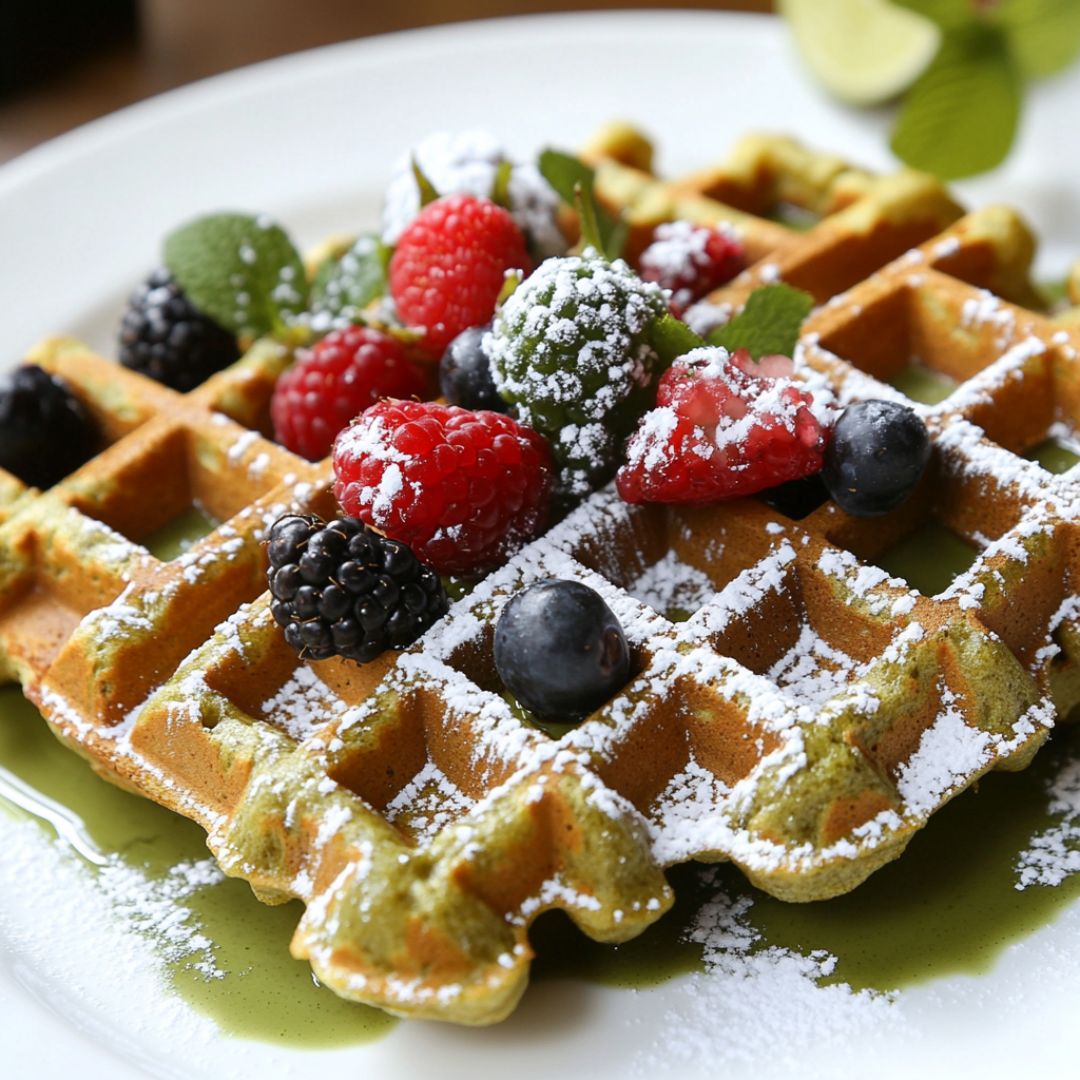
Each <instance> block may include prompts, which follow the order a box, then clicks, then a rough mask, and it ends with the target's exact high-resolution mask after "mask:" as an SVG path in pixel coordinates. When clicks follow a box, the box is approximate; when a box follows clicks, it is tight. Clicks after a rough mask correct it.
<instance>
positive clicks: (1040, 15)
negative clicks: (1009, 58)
mask: <svg viewBox="0 0 1080 1080" xmlns="http://www.w3.org/2000/svg"><path fill="white" fill-rule="evenodd" d="M998 20H999V22H1000V23H1001V25H1002V26H1003V27H1004V28H1005V30H1006V32H1007V33H1008V35H1009V48H1010V49H1011V50H1012V54H1013V56H1014V57H1015V58H1016V62H1017V64H1018V65H1019V67H1020V70H1021V71H1022V72H1023V74H1024V75H1026V76H1028V77H1030V78H1038V77H1040V76H1043V75H1056V74H1057V73H1058V72H1059V71H1062V70H1063V69H1064V68H1066V67H1068V66H1069V64H1071V63H1072V62H1073V61H1074V60H1075V59H1076V57H1077V55H1080V3H1077V0H1003V3H1002V4H1001V7H1000V9H999V10H998Z"/></svg>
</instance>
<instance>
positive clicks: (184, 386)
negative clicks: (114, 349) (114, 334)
mask: <svg viewBox="0 0 1080 1080" xmlns="http://www.w3.org/2000/svg"><path fill="white" fill-rule="evenodd" d="M239 356H240V347H239V345H238V344H237V341H236V338H235V337H233V336H232V334H230V333H229V331H228V330H225V329H224V328H223V327H221V326H219V325H218V324H217V323H216V322H214V320H213V319H211V318H209V317H208V316H206V315H203V314H202V312H200V311H199V310H198V309H197V308H196V307H195V305H194V304H192V302H191V301H190V300H189V299H188V298H187V296H186V295H185V293H184V292H183V290H182V289H181V288H180V286H179V285H177V283H176V282H175V281H174V280H173V278H172V275H171V274H170V273H169V271H168V270H166V269H165V268H164V267H162V268H159V269H157V270H155V271H154V272H153V273H152V274H151V275H150V276H149V277H148V278H147V279H146V281H144V282H143V283H142V284H141V285H139V286H138V288H136V289H135V291H134V292H133V293H132V294H131V297H130V299H129V300H128V306H127V310H126V311H125V312H124V318H123V321H122V322H121V323H120V363H122V364H123V365H124V366H125V367H129V368H131V369H133V370H134V371H141V372H142V373H143V374H144V375H149V376H150V378H151V379H156V380H157V381H158V382H159V383H164V384H165V385H166V386H171V387H172V388H173V389H174V390H179V391H181V392H187V391H188V390H193V389H194V388H195V387H196V386H198V385H199V384H200V383H201V382H204V381H205V380H206V379H208V378H209V377H210V376H211V375H213V374H214V372H215V371H220V370H221V369H222V368H224V367H228V366H229V364H231V363H233V361H235V360H237V359H238V358H239Z"/></svg>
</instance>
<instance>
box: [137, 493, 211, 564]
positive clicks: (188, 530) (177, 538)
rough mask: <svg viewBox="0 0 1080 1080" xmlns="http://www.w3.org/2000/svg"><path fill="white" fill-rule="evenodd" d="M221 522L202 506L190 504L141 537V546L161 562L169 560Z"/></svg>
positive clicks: (189, 547)
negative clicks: (147, 534)
mask: <svg viewBox="0 0 1080 1080" xmlns="http://www.w3.org/2000/svg"><path fill="white" fill-rule="evenodd" d="M220 524H221V522H220V521H217V520H215V519H214V518H212V517H211V516H210V515H209V514H208V513H207V512H206V511H205V510H203V509H202V507H199V506H192V507H191V508H190V509H189V510H185V511H184V512H183V513H182V514H181V515H180V516H179V517H175V518H173V520H172V521H170V522H168V523H167V524H165V525H163V526H162V527H161V528H160V529H156V530H155V531H154V532H152V533H150V535H149V536H144V537H143V538H142V546H143V547H144V548H146V550H147V551H149V552H150V554H151V555H153V556H154V558H155V559H160V560H161V561H162V562H171V561H172V560H173V559H175V558H177V557H178V556H179V555H183V554H184V552H185V551H189V550H190V549H191V548H192V547H193V546H194V545H195V544H196V543H198V541H200V540H201V539H202V538H203V537H204V536H207V535H208V534H209V533H212V532H213V531H214V530H215V529H216V528H217V527H218V525H220Z"/></svg>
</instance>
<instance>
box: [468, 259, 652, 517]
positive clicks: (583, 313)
mask: <svg viewBox="0 0 1080 1080" xmlns="http://www.w3.org/2000/svg"><path fill="white" fill-rule="evenodd" d="M664 310H665V306H664V296H663V293H662V292H661V290H660V288H659V286H657V285H653V284H650V283H648V282H644V281H642V280H641V278H639V277H638V276H637V275H636V274H635V273H634V272H633V271H632V270H631V269H630V267H629V266H627V264H626V263H624V262H622V261H621V260H618V261H616V262H608V261H607V260H606V259H604V258H602V257H601V256H600V255H599V254H597V252H596V251H594V250H592V249H589V250H586V252H585V253H584V254H583V255H582V256H580V257H577V256H569V257H567V258H562V259H548V260H547V261H546V262H544V263H541V265H540V266H539V267H538V268H537V270H536V271H535V273H533V275H532V276H531V277H530V278H528V279H527V280H526V281H525V282H524V283H523V284H522V285H521V286H519V287H518V288H517V289H516V290H515V291H514V293H513V295H512V296H511V297H510V298H509V299H508V300H507V301H506V303H505V304H503V306H502V308H501V309H500V311H499V313H498V315H497V316H496V318H495V321H494V324H493V326H492V330H491V333H490V334H488V335H487V336H486V337H485V339H484V349H485V351H486V352H487V354H488V356H489V357H490V358H491V371H492V375H493V376H494V379H495V387H496V389H497V390H498V391H499V394H500V396H501V397H502V398H503V399H504V400H506V401H508V402H510V404H511V405H513V406H514V407H515V410H516V413H517V415H518V416H519V417H520V419H521V420H522V421H523V422H525V423H527V424H529V425H530V426H532V427H534V428H535V429H536V430H537V431H539V432H540V433H541V434H543V435H545V436H547V438H548V439H549V441H550V442H551V447H552V453H553V454H554V457H555V461H556V462H557V464H558V466H559V470H560V472H559V489H560V492H561V493H562V494H565V495H569V496H572V497H580V496H582V495H585V494H587V493H588V491H589V490H590V489H591V488H592V487H595V486H596V485H597V484H599V483H602V482H603V481H605V480H607V479H609V478H610V477H611V474H612V473H613V472H614V471H615V468H616V465H617V463H618V455H619V448H620V446H621V443H622V439H623V438H625V437H626V435H628V434H629V433H630V432H631V431H632V430H633V428H634V424H635V423H636V422H637V420H638V418H639V417H640V416H641V415H642V413H643V412H644V411H645V410H646V409H647V408H648V407H649V405H650V404H651V403H652V390H653V386H654V385H655V379H656V369H657V366H658V358H657V354H656V352H655V351H654V349H653V347H652V344H651V341H650V332H651V330H652V327H653V324H654V323H655V321H656V320H657V319H658V318H659V317H660V316H661V315H662V314H663V313H664Z"/></svg>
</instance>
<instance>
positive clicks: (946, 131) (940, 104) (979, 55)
mask: <svg viewBox="0 0 1080 1080" xmlns="http://www.w3.org/2000/svg"><path fill="white" fill-rule="evenodd" d="M893 2H894V3H897V4H899V5H900V6H901V7H905V8H909V9H911V10H912V11H916V12H918V13H919V14H921V15H924V16H926V17H927V18H929V19H932V20H933V21H934V22H936V23H937V24H938V25H939V26H940V27H941V28H942V31H943V35H942V42H941V47H940V49H939V50H938V53H937V55H936V56H935V58H934V59H933V61H931V63H930V66H929V67H928V68H927V69H926V71H924V72H923V74H922V75H921V76H920V77H919V78H918V79H917V80H916V81H915V82H914V83H913V84H912V86H911V88H910V90H909V91H908V92H907V95H906V97H905V98H904V101H903V104H902V106H901V109H900V114H899V116H898V118H897V122H896V126H895V128H894V129H893V134H892V138H891V146H892V150H893V152H894V153H895V154H896V156H897V157H898V158H900V160H901V161H903V162H904V163H905V164H907V165H911V166H912V167H914V168H917V169H924V170H927V171H929V172H932V173H935V174H937V175H938V176H940V177H942V179H945V180H956V179H960V178H962V177H965V176H973V175H975V174H977V173H981V172H986V171H988V170H990V169H993V168H996V167H997V166H998V165H1000V164H1001V162H1002V161H1004V160H1005V158H1006V156H1007V155H1008V153H1009V150H1010V149H1011V147H1012V144H1013V141H1014V139H1015V138H1016V132H1017V129H1018V127H1019V122H1020V114H1021V108H1022V105H1023V96H1024V88H1025V81H1026V80H1028V79H1033V78H1039V77H1042V76H1045V75H1053V74H1056V73H1057V72H1059V71H1061V70H1062V69H1063V68H1065V67H1067V66H1068V65H1069V64H1070V63H1072V62H1073V61H1074V60H1075V59H1076V58H1077V56H1078V55H1080V3H1078V2H1077V0H997V2H994V3H986V4H977V3H974V2H972V0H893Z"/></svg>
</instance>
